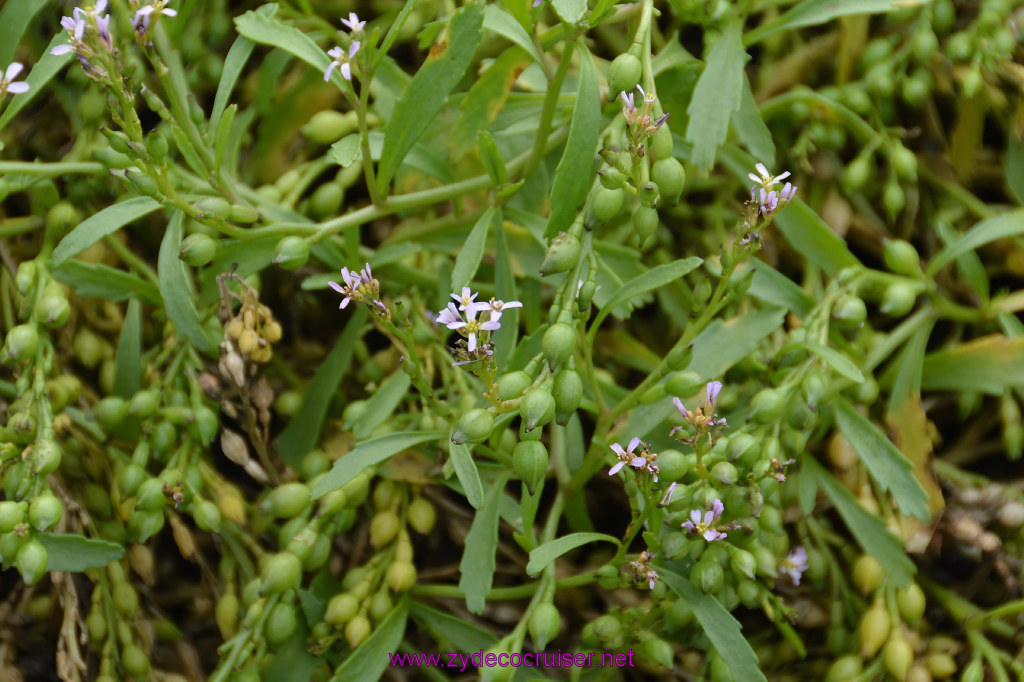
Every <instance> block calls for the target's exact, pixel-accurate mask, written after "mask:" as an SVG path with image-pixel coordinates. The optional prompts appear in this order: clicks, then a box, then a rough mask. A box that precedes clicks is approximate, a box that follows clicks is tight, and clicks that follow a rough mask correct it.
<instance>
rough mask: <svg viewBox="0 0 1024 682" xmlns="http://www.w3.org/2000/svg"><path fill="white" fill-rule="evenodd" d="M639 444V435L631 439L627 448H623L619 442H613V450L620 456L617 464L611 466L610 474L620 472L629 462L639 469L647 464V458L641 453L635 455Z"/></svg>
mask: <svg viewBox="0 0 1024 682" xmlns="http://www.w3.org/2000/svg"><path fill="white" fill-rule="evenodd" d="M637 445H640V438H639V437H637V438H634V439H633V440H631V441H629V447H627V448H626V449H625V450H623V449H622V446H621V445H619V444H618V443H612V450H613V451H614V452H615V454H616V455H617V456H618V458H619V461H618V462H616V463H615V466H613V467H612V468H611V471H609V472H608V475H609V476H614V475H615V474H617V473H619V470H620V469H622V467H624V466H626V465H627V464H628V465H629V466H631V467H634V468H637V469H639V468H640V467H642V466H644V465H645V464H647V460H646V459H644V458H643V457H642V456H641V455H635V456H634V455H633V451H634V450H636V446H637Z"/></svg>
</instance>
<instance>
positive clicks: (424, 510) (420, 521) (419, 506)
mask: <svg viewBox="0 0 1024 682" xmlns="http://www.w3.org/2000/svg"><path fill="white" fill-rule="evenodd" d="M406 516H407V518H408V521H409V525H410V526H411V527H412V529H413V530H415V531H416V532H417V533H422V534H423V535H426V534H427V533H429V532H430V531H432V530H433V529H434V523H435V522H436V521H437V510H436V509H434V505H432V504H431V503H430V501H429V500H425V499H423V498H422V497H417V498H415V499H414V500H413V501H412V502H410V503H409V509H408V512H407V514H406Z"/></svg>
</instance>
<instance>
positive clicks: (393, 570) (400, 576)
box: [384, 561, 416, 593]
mask: <svg viewBox="0 0 1024 682" xmlns="http://www.w3.org/2000/svg"><path fill="white" fill-rule="evenodd" d="M384 581H385V582H386V583H387V584H388V587H389V588H390V589H391V591H392V592H395V593H398V592H405V591H406V590H408V589H409V588H411V587H412V586H413V585H415V584H416V566H414V565H413V563H412V562H411V561H396V562H395V563H393V564H391V565H390V566H388V570H387V573H385V574H384Z"/></svg>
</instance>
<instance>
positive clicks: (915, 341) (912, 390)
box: [886, 320, 935, 415]
mask: <svg viewBox="0 0 1024 682" xmlns="http://www.w3.org/2000/svg"><path fill="white" fill-rule="evenodd" d="M934 326H935V320H926V321H925V322H924V324H922V325H921V326H920V327H918V328H917V329H916V330H915V331H914V335H913V336H911V337H910V340H909V341H907V345H906V346H904V348H903V353H902V355H901V356H900V359H899V360H897V361H896V365H897V366H898V367H899V372H898V373H897V375H896V379H895V381H893V384H892V390H891V391H889V405H888V407H887V409H886V413H887V414H889V415H893V414H896V413H898V412H899V411H900V409H901V408H902V407H903V404H904V403H905V402H906V401H907V400H909V399H910V398H911V397H912V396H918V395H920V393H921V373H922V370H923V367H924V356H925V351H926V350H927V349H928V338H929V337H930V336H931V335H932V328H933V327H934Z"/></svg>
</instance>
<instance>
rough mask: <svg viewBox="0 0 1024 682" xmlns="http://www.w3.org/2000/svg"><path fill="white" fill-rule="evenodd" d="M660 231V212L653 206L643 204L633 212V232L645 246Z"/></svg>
mask: <svg viewBox="0 0 1024 682" xmlns="http://www.w3.org/2000/svg"><path fill="white" fill-rule="evenodd" d="M657 229H658V212H657V211H656V210H655V209H654V208H652V207H651V206H645V205H643V204H641V205H640V206H637V207H636V211H634V212H633V231H634V232H635V233H636V235H637V237H638V238H639V239H640V243H641V244H643V243H644V242H645V241H647V238H648V237H650V236H651V235H653V234H654V233H655V231H656V230H657Z"/></svg>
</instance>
